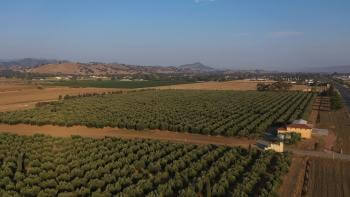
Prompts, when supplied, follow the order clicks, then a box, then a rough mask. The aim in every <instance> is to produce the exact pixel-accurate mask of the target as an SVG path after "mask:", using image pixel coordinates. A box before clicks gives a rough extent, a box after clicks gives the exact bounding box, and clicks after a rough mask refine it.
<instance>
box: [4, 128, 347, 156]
mask: <svg viewBox="0 0 350 197" xmlns="http://www.w3.org/2000/svg"><path fill="white" fill-rule="evenodd" d="M0 132H10V133H16V134H19V135H33V134H36V133H39V134H46V135H51V136H55V137H69V136H71V135H80V136H83V137H95V138H103V137H105V136H110V137H119V138H124V139H137V138H138V139H154V140H167V141H174V142H181V143H192V144H216V145H226V146H242V147H249V145H250V146H252V147H255V145H256V141H255V140H249V139H244V138H235V137H223V136H208V135H199V134H191V133H177V132H170V131H159V130H152V131H134V130H126V129H118V128H108V127H107V128H103V129H99V128H87V127H85V126H74V127H59V126H52V125H45V126H34V125H26V124H18V125H6V124H0ZM285 150H287V151H291V152H293V153H294V154H296V155H301V156H311V157H319V158H327V159H332V158H334V159H340V160H348V161H350V155H346V154H338V153H334V154H333V153H326V152H321V151H306V150H298V149H293V148H285Z"/></svg>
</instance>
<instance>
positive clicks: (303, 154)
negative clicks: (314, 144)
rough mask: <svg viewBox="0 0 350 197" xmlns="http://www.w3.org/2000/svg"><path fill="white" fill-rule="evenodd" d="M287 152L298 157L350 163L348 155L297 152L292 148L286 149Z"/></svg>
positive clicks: (306, 151)
mask: <svg viewBox="0 0 350 197" xmlns="http://www.w3.org/2000/svg"><path fill="white" fill-rule="evenodd" d="M285 150H287V151H291V152H293V154H296V155H302V156H310V157H320V158H325V159H340V160H346V161H350V155H346V154H339V153H333V152H321V151H308V150H296V149H292V148H285Z"/></svg>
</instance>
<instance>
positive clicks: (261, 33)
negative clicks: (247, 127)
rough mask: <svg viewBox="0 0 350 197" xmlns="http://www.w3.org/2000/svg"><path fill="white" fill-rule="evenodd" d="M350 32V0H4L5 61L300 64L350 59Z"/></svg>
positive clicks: (1, 55) (0, 15)
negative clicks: (44, 59)
mask: <svg viewBox="0 0 350 197" xmlns="http://www.w3.org/2000/svg"><path fill="white" fill-rule="evenodd" d="M349 35H350V1H349V0H56V1H53V0H52V1H51V0H30V1H29V0H28V1H25V0H1V2H0V59H9V58H22V57H41V58H58V59H68V60H74V61H107V62H114V61H116V62H122V63H130V64H142V65H179V64H185V63H191V62H197V61H201V62H203V63H205V64H207V65H211V66H215V67H219V68H223V67H231V68H253V67H254V68H260V67H259V66H260V65H263V66H264V68H273V69H275V68H276V69H280V70H293V69H295V68H304V67H316V66H332V65H344V64H350V36H349ZM261 68H263V67H261Z"/></svg>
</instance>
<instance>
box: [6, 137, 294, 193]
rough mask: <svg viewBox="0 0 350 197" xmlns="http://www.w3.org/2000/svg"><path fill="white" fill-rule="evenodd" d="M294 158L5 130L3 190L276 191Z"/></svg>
mask: <svg viewBox="0 0 350 197" xmlns="http://www.w3.org/2000/svg"><path fill="white" fill-rule="evenodd" d="M289 165H290V155H289V154H287V153H283V154H281V153H275V152H270V151H267V152H261V151H259V150H257V149H250V150H248V149H243V148H232V147H225V146H213V145H207V146H198V145H185V144H176V143H170V142H160V141H155V140H122V139H118V138H105V139H92V138H82V137H79V136H73V137H71V138H54V137H49V136H44V135H34V136H17V135H13V134H6V133H3V134H0V196H14V197H16V196H28V197H34V196H39V197H44V196H50V197H51V196H107V197H108V196H130V197H136V196H198V195H199V196H273V195H275V192H276V190H277V188H278V186H279V185H280V184H281V178H282V176H283V175H284V174H285V173H286V172H287V171H288V166H289Z"/></svg>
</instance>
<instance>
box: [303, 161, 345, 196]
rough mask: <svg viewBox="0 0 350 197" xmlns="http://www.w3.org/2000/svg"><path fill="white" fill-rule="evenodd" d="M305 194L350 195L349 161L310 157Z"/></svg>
mask: <svg viewBox="0 0 350 197" xmlns="http://www.w3.org/2000/svg"><path fill="white" fill-rule="evenodd" d="M309 161H310V170H309V175H308V177H309V178H308V181H307V183H308V184H307V188H308V189H307V193H306V195H305V196H315V197H323V196H324V197H338V196H339V197H343V196H344V197H345V196H350V162H345V161H340V160H331V159H319V158H310V160H309Z"/></svg>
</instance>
